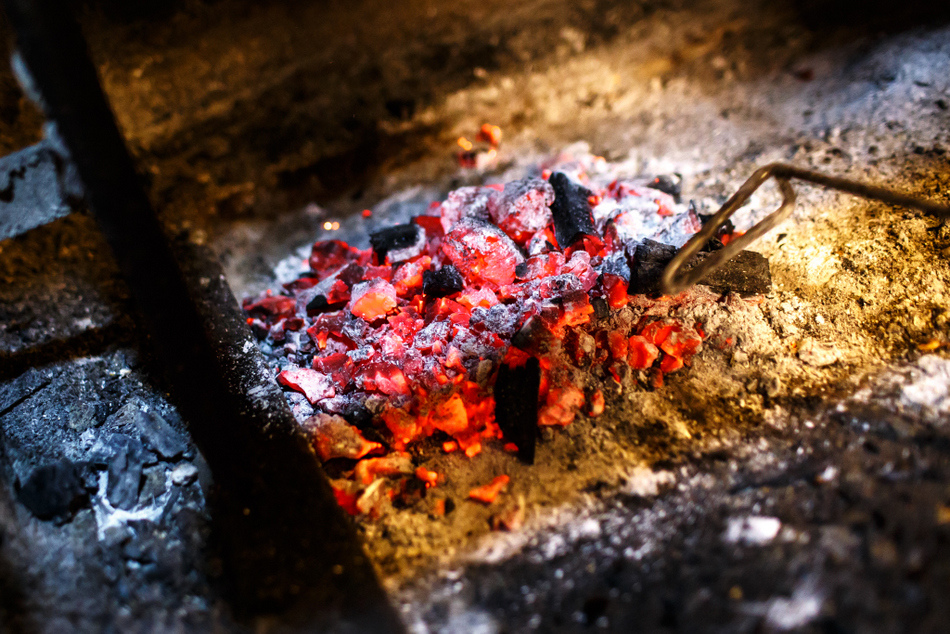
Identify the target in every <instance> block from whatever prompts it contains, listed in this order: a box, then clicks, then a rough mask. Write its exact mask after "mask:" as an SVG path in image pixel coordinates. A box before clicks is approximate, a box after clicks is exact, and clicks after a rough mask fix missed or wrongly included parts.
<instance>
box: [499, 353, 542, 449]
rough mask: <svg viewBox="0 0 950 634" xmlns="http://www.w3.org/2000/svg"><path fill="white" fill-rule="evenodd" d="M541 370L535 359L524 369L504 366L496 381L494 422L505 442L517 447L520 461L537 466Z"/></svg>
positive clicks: (523, 367) (529, 361)
mask: <svg viewBox="0 0 950 634" xmlns="http://www.w3.org/2000/svg"><path fill="white" fill-rule="evenodd" d="M540 387H541V366H540V364H539V363H538V360H537V359H536V358H535V357H531V358H529V359H528V360H527V361H526V362H525V364H524V365H522V366H514V367H513V366H509V365H502V366H501V367H500V368H499V369H498V378H497V380H496V381H495V420H496V421H497V423H498V427H499V428H501V432H502V434H504V437H505V439H506V440H508V441H510V442H513V443H514V444H515V445H516V446H517V447H518V458H520V459H521V460H522V462H525V463H526V464H534V449H535V445H536V444H537V441H538V390H539V389H540Z"/></svg>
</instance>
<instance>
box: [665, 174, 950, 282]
mask: <svg viewBox="0 0 950 634" xmlns="http://www.w3.org/2000/svg"><path fill="white" fill-rule="evenodd" d="M770 178H774V179H775V180H776V182H777V183H778V187H779V191H780V192H781V193H782V204H781V205H780V206H779V208H778V209H776V210H775V211H773V212H772V213H771V214H769V215H768V216H766V217H765V218H764V219H763V220H761V221H760V222H758V223H757V224H755V225H753V226H752V227H751V228H750V229H749V230H748V231H746V232H745V233H744V234H743V235H741V236H739V237H737V238H733V239H732V240H730V241H729V244H727V245H726V246H725V247H723V248H722V249H719V250H718V251H714V252H713V253H712V254H711V255H710V256H708V257H706V258H705V259H704V260H703V261H702V262H700V263H698V264H696V265H695V266H692V267H690V265H691V264H692V260H693V258H694V257H695V256H696V255H697V254H698V253H699V251H700V250H701V249H702V248H703V246H704V245H705V244H706V243H707V242H709V241H710V240H711V239H712V238H713V237H714V236H715V235H716V232H717V231H718V230H719V228H720V227H721V226H722V225H723V224H725V222H726V221H727V220H728V219H729V218H730V217H731V216H732V215H733V214H734V213H735V212H736V211H737V210H738V209H739V207H741V206H742V205H743V204H744V203H745V202H746V201H747V200H748V199H749V197H750V196H752V194H753V192H755V190H757V189H758V188H759V187H761V186H762V185H763V184H764V183H765V182H766V181H767V180H769V179H770ZM793 178H794V179H798V180H802V181H805V182H807V183H811V184H813V185H821V186H823V187H829V188H831V189H837V190H839V191H843V192H846V193H848V194H852V195H854V196H860V197H861V198H868V199H871V200H878V201H881V202H884V203H888V204H891V205H896V206H900V207H909V208H911V209H919V210H920V211H923V212H925V213H928V214H932V215H934V216H938V217H941V218H950V206H947V205H942V204H940V203H937V202H934V201H930V200H926V199H923V198H918V197H916V196H911V195H908V194H903V193H901V192H898V191H894V190H893V189H888V188H886V187H878V186H877V185H871V184H869V183H862V182H860V181H855V180H851V179H849V178H842V177H840V176H830V175H828V174H822V173H821V172H816V171H814V170H809V169H805V168H802V167H796V166H794V165H789V164H786V163H771V164H769V165H766V166H765V167H761V168H759V169H757V170H756V171H755V172H753V173H752V176H750V177H749V179H748V180H747V181H746V182H745V183H743V184H742V186H741V187H740V188H739V189H738V191H736V193H735V194H733V195H732V197H731V198H729V200H727V201H726V202H725V204H724V205H723V206H722V207H720V208H719V211H717V212H716V213H715V214H714V215H713V217H712V218H711V219H710V221H709V222H707V223H706V224H705V225H704V226H703V228H702V229H700V231H699V233H697V234H696V235H694V236H693V237H692V238H690V239H689V241H688V242H687V243H686V244H684V245H683V247H682V248H681V249H680V250H679V252H677V254H676V256H675V257H674V258H673V259H672V260H671V261H670V263H669V264H668V265H667V267H666V269H664V271H663V276H662V277H661V278H660V290H661V291H662V292H663V294H665V295H676V294H677V293H680V292H682V291H684V290H686V289H687V288H689V287H690V286H693V285H694V284H698V283H699V282H701V281H702V280H703V278H705V277H706V276H707V275H709V274H710V273H711V272H713V271H715V270H716V269H718V268H720V267H721V266H722V265H723V264H725V263H726V262H728V261H729V260H730V259H732V258H733V257H734V256H735V255H736V254H737V253H739V252H740V251H742V250H743V249H745V248H746V247H747V246H748V245H749V244H751V243H752V242H755V241H756V240H758V239H759V238H761V237H762V236H763V235H765V234H766V233H768V232H769V231H771V230H772V229H774V228H775V227H776V226H777V225H779V224H781V223H782V222H783V221H784V220H785V219H786V218H788V216H789V215H790V214H791V213H792V210H793V209H794V208H795V190H794V189H792V186H791V183H790V182H789V181H790V180H791V179H793Z"/></svg>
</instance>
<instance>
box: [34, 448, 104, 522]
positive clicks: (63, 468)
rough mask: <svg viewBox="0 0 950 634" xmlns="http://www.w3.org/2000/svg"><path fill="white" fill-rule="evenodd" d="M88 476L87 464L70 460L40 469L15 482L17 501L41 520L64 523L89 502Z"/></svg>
mask: <svg viewBox="0 0 950 634" xmlns="http://www.w3.org/2000/svg"><path fill="white" fill-rule="evenodd" d="M85 476H86V468H85V465H83V464H80V463H75V462H71V461H69V460H60V461H59V462H54V463H52V464H48V465H45V466H42V467H39V468H37V469H36V470H35V471H33V473H31V474H30V476H29V477H28V478H27V479H26V481H25V482H24V483H23V484H20V483H19V481H18V482H17V483H16V495H17V499H19V500H20V502H21V503H22V504H23V506H25V507H26V508H28V509H29V510H30V512H31V513H33V515H35V516H36V517H38V518H39V519H41V520H53V521H55V522H57V523H61V522H65V521H67V520H69V518H70V517H72V515H73V513H75V512H76V511H78V510H79V509H80V508H82V507H83V506H85V504H86V502H87V501H88V500H89V494H88V491H87V489H86V477H85Z"/></svg>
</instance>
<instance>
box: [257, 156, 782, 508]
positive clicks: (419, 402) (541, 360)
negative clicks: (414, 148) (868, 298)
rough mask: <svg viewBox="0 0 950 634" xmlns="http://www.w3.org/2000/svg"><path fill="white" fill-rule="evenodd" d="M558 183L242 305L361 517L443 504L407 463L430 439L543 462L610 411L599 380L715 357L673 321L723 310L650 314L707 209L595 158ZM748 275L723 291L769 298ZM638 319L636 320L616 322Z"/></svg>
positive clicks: (465, 198) (394, 238)
mask: <svg viewBox="0 0 950 634" xmlns="http://www.w3.org/2000/svg"><path fill="white" fill-rule="evenodd" d="M550 167H552V168H553V169H551V170H545V171H544V172H542V171H541V170H540V169H539V170H538V173H539V176H540V177H538V176H528V177H527V178H522V179H520V180H516V181H512V182H510V183H507V184H505V185H503V186H502V185H491V186H473V187H463V188H461V189H458V190H455V191H453V192H451V193H449V194H448V196H447V197H446V199H445V201H444V202H442V203H436V204H433V205H431V206H430V207H429V208H428V210H427V211H426V213H424V214H422V215H418V216H415V217H413V218H412V220H411V222H409V223H407V224H402V225H398V226H396V227H391V228H388V229H382V230H378V231H376V232H374V233H372V234H371V236H370V244H371V245H372V247H371V249H367V250H362V249H358V248H356V247H354V246H351V245H349V244H346V243H344V242H341V241H335V240H331V241H323V242H318V243H316V244H314V245H313V248H312V251H311V255H310V258H309V265H310V270H309V271H308V272H306V273H304V274H303V275H301V276H300V277H299V278H298V279H296V280H294V281H292V282H289V283H288V284H285V286H284V292H283V293H281V294H272V293H270V292H268V293H265V294H262V295H260V296H258V297H256V298H248V299H246V300H245V302H244V308H245V310H246V311H247V313H248V316H249V323H251V325H252V327H253V328H254V330H255V332H257V333H258V335H259V336H260V337H261V338H262V339H263V340H264V346H265V350H266V351H267V352H268V353H269V354H270V356H271V358H272V359H273V361H274V364H275V365H276V366H277V368H278V370H279V373H278V382H279V383H280V384H281V385H283V386H284V387H286V388H287V389H288V390H289V391H290V392H289V393H288V398H289V400H290V402H291V405H292V407H293V409H294V411H295V413H296V415H297V416H298V418H299V419H300V420H302V421H304V420H305V421H306V423H305V428H306V429H307V431H308V433H310V435H311V436H312V437H313V439H314V444H315V447H316V450H317V452H318V453H319V455H320V456H321V457H322V458H323V459H324V460H325V461H326V462H327V466H328V469H329V470H330V472H331V475H333V476H335V477H336V479H335V480H334V487H335V489H336V491H337V496H338V499H339V501H340V502H341V504H342V505H343V506H344V507H346V508H348V509H349V510H351V511H352V512H355V513H368V514H370V515H377V514H379V513H381V512H382V510H383V508H384V507H385V505H386V504H388V503H389V501H390V500H393V501H396V502H399V501H400V500H402V501H403V502H404V501H405V500H404V499H403V498H404V496H409V497H410V498H412V497H415V496H417V493H418V491H417V489H418V486H416V485H415V484H413V478H415V480H419V481H422V482H423V483H424V485H425V487H424V488H423V492H424V489H425V488H431V487H433V486H437V484H438V482H439V481H440V476H439V474H435V475H432V474H433V473H435V472H431V471H428V470H426V469H424V468H423V467H421V466H420V467H419V471H418V472H415V471H414V470H413V469H412V468H409V467H411V466H412V464H413V458H412V455H410V454H409V453H406V451H407V450H408V449H409V448H410V447H412V446H416V445H419V444H420V443H421V442H422V441H424V440H426V439H432V440H434V441H435V444H436V445H441V448H442V450H443V451H444V452H448V453H451V452H454V451H460V452H464V453H465V454H466V455H467V456H468V457H474V456H475V455H477V454H478V453H479V452H481V450H482V446H483V443H486V442H493V441H501V443H502V444H503V445H504V447H505V448H506V449H507V450H509V451H513V452H517V453H518V454H519V456H520V457H521V458H522V459H523V460H525V461H527V462H531V461H532V460H533V457H534V449H535V443H536V439H537V436H538V427H539V426H540V427H553V428H558V427H564V426H567V425H569V424H570V423H571V422H572V421H573V420H574V418H575V416H577V414H578V413H579V412H582V411H583V412H584V413H586V414H588V415H592V416H596V415H599V414H600V413H601V412H602V411H603V409H604V396H603V393H602V392H601V390H600V389H598V388H596V387H592V386H589V385H588V381H587V379H586V377H587V376H588V375H589V374H590V373H592V372H596V373H603V374H604V375H605V376H607V377H611V378H612V380H613V381H614V382H615V384H617V385H620V384H624V383H629V379H630V376H631V372H633V371H638V372H641V375H639V376H642V381H641V383H642V385H643V386H644V387H645V388H648V389H652V388H654V387H656V386H659V385H662V382H663V374H665V373H669V372H675V371H678V370H680V369H681V368H683V367H684V365H685V364H687V363H689V359H690V357H691V356H692V355H693V354H695V353H696V352H697V351H698V350H699V349H700V348H701V347H702V342H703V339H704V337H705V332H704V330H703V328H702V325H701V324H699V323H682V322H680V321H677V320H675V319H669V318H663V316H662V313H663V310H662V308H658V307H666V310H667V311H669V310H672V309H673V308H674V307H677V306H680V305H683V303H684V302H686V303H689V302H696V301H711V300H713V299H715V298H717V296H716V295H712V294H705V295H703V294H700V295H692V294H690V293H689V292H688V293H684V294H683V295H682V296H680V297H677V298H654V297H653V295H654V294H655V290H656V282H657V280H658V278H659V275H660V273H661V272H662V270H663V268H664V267H665V266H666V264H667V263H668V262H669V261H670V259H671V258H672V256H673V254H675V252H676V250H677V248H678V247H679V246H681V245H682V244H683V243H684V242H685V241H686V240H687V239H688V238H689V236H690V235H692V234H693V233H695V231H697V230H698V229H699V227H700V226H701V225H700V220H699V218H698V216H697V215H696V213H695V211H694V210H693V208H692V207H691V206H684V205H681V204H678V203H677V202H676V201H675V200H674V199H673V198H672V197H671V196H670V195H669V194H667V193H664V192H663V191H660V190H658V189H653V188H651V187H647V186H644V185H643V184H642V180H641V181H636V182H635V181H626V180H618V179H616V178H614V177H613V176H612V175H611V174H610V169H609V166H607V165H606V164H605V163H604V162H603V161H602V160H601V161H599V162H598V161H596V160H594V159H593V157H590V156H580V157H571V160H564V161H562V163H560V164H557V163H555V164H553V165H551V166H550ZM654 181H655V182H656V183H658V184H662V185H663V186H664V187H665V188H666V189H668V190H669V189H670V186H671V183H672V182H673V181H672V180H670V181H669V182H667V181H666V180H656V179H654V180H653V181H650V182H651V183H652V182H654ZM724 239H728V236H725V237H724ZM746 259H747V258H743V262H745V265H744V266H743V267H740V268H738V269H737V271H733V272H731V274H730V275H727V276H726V277H725V278H724V279H722V280H718V279H717V280H716V284H715V288H717V289H719V290H722V291H744V290H748V289H751V290H752V292H764V291H765V290H767V288H768V266H767V262H765V263H764V267H763V266H756V263H757V262H759V261H761V262H764V258H761V257H760V258H759V259H758V260H754V258H753V261H746ZM763 270H764V274H763ZM720 282H721V283H720ZM628 305H629V306H631V307H633V309H632V310H628V311H627V313H625V314H626V315H627V316H626V317H625V318H624V319H622V320H613V321H611V320H608V319H607V318H608V317H609V315H610V314H611V313H612V312H614V311H620V310H621V309H624V308H625V307H627V306H628ZM648 308H649V310H648ZM635 314H639V315H640V316H639V317H634V315H635ZM407 465H408V466H407Z"/></svg>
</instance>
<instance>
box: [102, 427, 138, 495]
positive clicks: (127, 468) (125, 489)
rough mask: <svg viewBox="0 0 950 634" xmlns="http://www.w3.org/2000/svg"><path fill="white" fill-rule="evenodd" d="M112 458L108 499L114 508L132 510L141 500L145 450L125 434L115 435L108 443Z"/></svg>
mask: <svg viewBox="0 0 950 634" xmlns="http://www.w3.org/2000/svg"><path fill="white" fill-rule="evenodd" d="M108 444H109V445H110V446H111V450H112V457H111V459H110V460H109V463H108V467H109V469H108V473H109V480H108V486H107V488H106V497H107V498H108V500H109V504H111V505H112V506H113V507H114V508H117V509H126V510H128V509H131V508H132V507H133V506H135V503H136V502H137V501H138V499H139V487H140V486H141V484H142V466H143V465H144V463H145V449H144V447H143V446H142V443H141V441H139V440H138V439H137V438H131V437H129V436H126V435H124V434H113V435H112V436H111V437H110V438H109V441H108Z"/></svg>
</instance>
